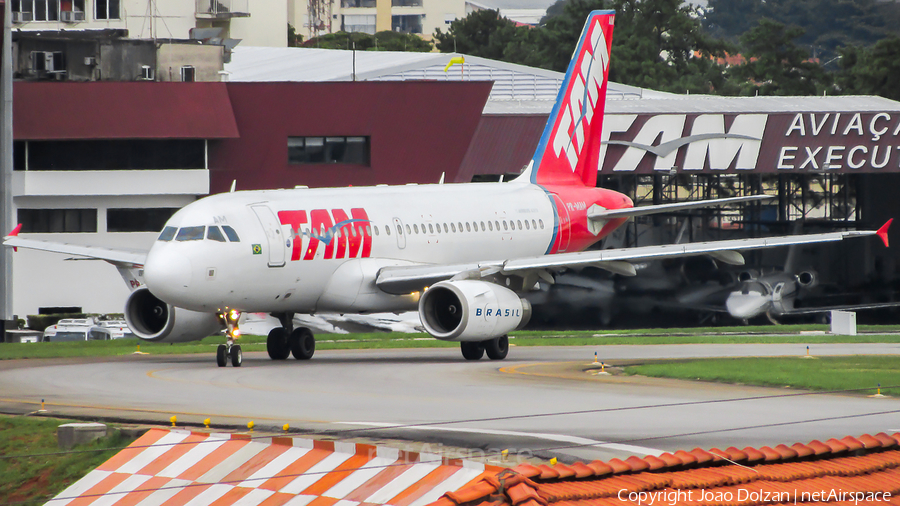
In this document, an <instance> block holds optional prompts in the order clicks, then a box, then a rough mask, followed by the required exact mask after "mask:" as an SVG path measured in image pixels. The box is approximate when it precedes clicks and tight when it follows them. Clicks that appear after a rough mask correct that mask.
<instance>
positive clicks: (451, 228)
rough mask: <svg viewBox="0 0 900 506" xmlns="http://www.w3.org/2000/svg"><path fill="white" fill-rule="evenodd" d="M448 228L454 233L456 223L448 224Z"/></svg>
mask: <svg viewBox="0 0 900 506" xmlns="http://www.w3.org/2000/svg"><path fill="white" fill-rule="evenodd" d="M450 230H452V231H453V233H454V234H455V233H456V223H451V224H450Z"/></svg>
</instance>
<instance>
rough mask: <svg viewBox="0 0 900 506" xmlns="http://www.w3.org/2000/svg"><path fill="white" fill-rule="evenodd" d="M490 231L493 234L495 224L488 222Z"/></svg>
mask: <svg viewBox="0 0 900 506" xmlns="http://www.w3.org/2000/svg"><path fill="white" fill-rule="evenodd" d="M488 230H490V231H491V232H493V231H494V224H493V223H491V222H488Z"/></svg>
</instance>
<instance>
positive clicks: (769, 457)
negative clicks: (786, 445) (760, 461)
mask: <svg viewBox="0 0 900 506" xmlns="http://www.w3.org/2000/svg"><path fill="white" fill-rule="evenodd" d="M759 451H760V452H761V453H762V454H763V455H764V456H765V459H766V462H772V461H774V460H781V458H782V457H781V454H780V453H778V452H776V451H775V450H773V449H771V448H769V447H768V446H762V447H760V448H759Z"/></svg>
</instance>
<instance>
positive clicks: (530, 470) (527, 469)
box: [512, 462, 541, 478]
mask: <svg viewBox="0 0 900 506" xmlns="http://www.w3.org/2000/svg"><path fill="white" fill-rule="evenodd" d="M512 470H513V471H515V472H517V473H519V474H521V475H522V476H524V477H526V478H534V477H536V476H540V475H541V470H540V469H538V468H537V467H534V466H533V465H531V464H529V463H527V462H525V463H522V464H519V465H517V466H516V467H514V468H512Z"/></svg>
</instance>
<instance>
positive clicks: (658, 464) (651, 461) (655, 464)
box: [644, 455, 667, 471]
mask: <svg viewBox="0 0 900 506" xmlns="http://www.w3.org/2000/svg"><path fill="white" fill-rule="evenodd" d="M644 462H646V463H647V465H648V466H649V469H650V470H651V471H656V470H658V469H663V468H665V467H666V466H667V464H666V462H665V461H664V460H662V459H661V458H659V457H654V456H653V455H647V456H646V457H644Z"/></svg>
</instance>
